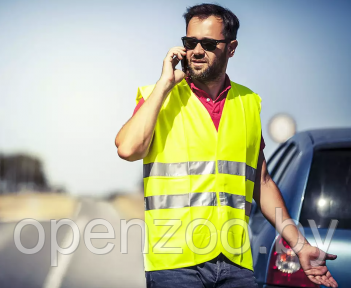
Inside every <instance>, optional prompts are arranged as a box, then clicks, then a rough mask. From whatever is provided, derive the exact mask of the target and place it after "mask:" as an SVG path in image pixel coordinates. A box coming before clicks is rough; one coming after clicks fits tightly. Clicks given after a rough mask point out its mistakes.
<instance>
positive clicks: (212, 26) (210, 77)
mask: <svg viewBox="0 0 351 288" xmlns="http://www.w3.org/2000/svg"><path fill="white" fill-rule="evenodd" d="M222 30H223V22H222V19H220V18H216V17H215V16H210V17H208V18H207V19H204V20H201V19H199V18H197V17H193V18H191V20H190V21H189V25H188V30H187V35H186V36H187V37H195V38H197V39H199V40H201V39H203V38H211V39H215V40H224V39H225V37H224V36H223V34H222ZM236 46H237V41H236V40H233V41H232V42H230V43H218V45H217V48H216V49H215V50H214V51H205V50H204V49H203V48H202V46H201V44H200V43H198V44H197V46H196V47H195V48H194V49H192V50H187V54H186V57H187V59H188V67H189V74H190V76H191V77H192V79H196V80H198V81H200V82H203V83H208V82H213V81H216V80H217V79H218V78H220V77H221V76H222V75H223V73H225V71H226V68H227V63H228V59H229V58H230V57H232V56H233V55H234V52H235V49H236ZM196 62H198V63H196ZM199 62H201V63H199Z"/></svg>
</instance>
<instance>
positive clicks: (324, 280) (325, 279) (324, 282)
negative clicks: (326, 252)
mask: <svg viewBox="0 0 351 288" xmlns="http://www.w3.org/2000/svg"><path fill="white" fill-rule="evenodd" d="M321 282H322V283H323V285H326V286H328V287H330V286H331V282H330V281H329V280H328V277H327V276H325V275H323V276H322V279H321Z"/></svg>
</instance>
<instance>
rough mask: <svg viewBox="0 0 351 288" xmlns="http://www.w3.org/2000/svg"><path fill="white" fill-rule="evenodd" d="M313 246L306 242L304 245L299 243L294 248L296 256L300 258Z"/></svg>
mask: <svg viewBox="0 0 351 288" xmlns="http://www.w3.org/2000/svg"><path fill="white" fill-rule="evenodd" d="M310 247H311V244H310V243H308V241H307V240H306V241H304V242H303V243H297V245H296V246H295V247H294V249H293V250H294V252H295V254H296V255H297V256H298V257H299V256H300V255H301V254H302V253H303V252H304V251H305V250H306V249H308V248H310Z"/></svg>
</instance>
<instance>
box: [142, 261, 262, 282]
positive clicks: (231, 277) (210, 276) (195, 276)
mask: <svg viewBox="0 0 351 288" xmlns="http://www.w3.org/2000/svg"><path fill="white" fill-rule="evenodd" d="M145 276H146V284H147V288H169V287H177V288H178V287H179V288H182V287H184V288H185V287H187V288H188V287H191V288H209V287H211V288H213V287H220V288H229V287H230V288H239V287H242V288H258V285H257V283H256V278H255V277H254V274H253V271H251V270H249V269H246V268H243V267H241V266H239V265H236V264H234V263H233V262H231V261H230V260H229V259H228V258H227V257H225V256H224V255H223V254H220V255H218V256H217V257H216V258H215V259H213V260H211V261H208V262H205V263H202V264H198V265H195V266H191V267H185V268H178V269H169V270H159V271H147V272H145Z"/></svg>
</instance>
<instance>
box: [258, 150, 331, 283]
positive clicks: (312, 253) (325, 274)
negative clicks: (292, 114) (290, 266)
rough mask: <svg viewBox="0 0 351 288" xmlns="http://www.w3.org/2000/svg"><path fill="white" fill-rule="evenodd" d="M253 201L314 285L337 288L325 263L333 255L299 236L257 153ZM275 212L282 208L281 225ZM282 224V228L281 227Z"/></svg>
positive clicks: (264, 163)
mask: <svg viewBox="0 0 351 288" xmlns="http://www.w3.org/2000/svg"><path fill="white" fill-rule="evenodd" d="M253 198H254V200H255V201H256V203H257V205H259V207H260V208H261V211H262V214H263V215H264V216H265V217H266V219H267V220H268V221H269V222H270V223H271V224H272V225H273V226H274V227H275V229H276V230H277V231H278V233H279V234H280V235H282V237H283V238H284V239H285V241H286V242H287V243H288V244H289V246H290V247H291V248H292V249H293V251H294V252H295V253H296V255H297V256H298V257H299V260H300V264H301V267H302V268H303V270H304V272H305V274H306V275H307V277H308V278H309V279H310V280H311V281H312V282H314V283H316V284H323V285H325V286H327V287H338V284H337V283H336V281H335V279H334V278H333V277H332V276H331V274H330V272H329V271H328V268H327V266H326V262H325V260H334V259H336V255H332V254H328V253H325V252H324V251H322V250H320V249H318V248H317V247H314V246H311V245H310V244H309V243H308V241H307V240H306V239H305V237H304V236H303V235H302V234H301V232H300V231H299V229H298V228H297V226H296V225H295V223H294V221H293V220H292V219H291V217H290V215H289V213H288V211H287V209H286V206H285V203H284V200H283V197H282V195H281V192H280V191H279V188H278V187H277V185H276V184H275V183H274V181H273V180H272V178H271V176H270V175H269V173H268V171H267V163H266V159H265V157H264V154H263V151H260V154H259V158H258V163H257V174H256V180H255V189H254V194H253ZM276 208H281V215H282V217H281V221H276V220H277V219H276V218H277V217H279V216H277V215H276ZM284 221H285V225H283V222H284ZM287 224H291V225H287ZM316 259H318V261H317V262H316V263H315V264H314V265H313V266H312V262H311V261H315V260H316Z"/></svg>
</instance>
